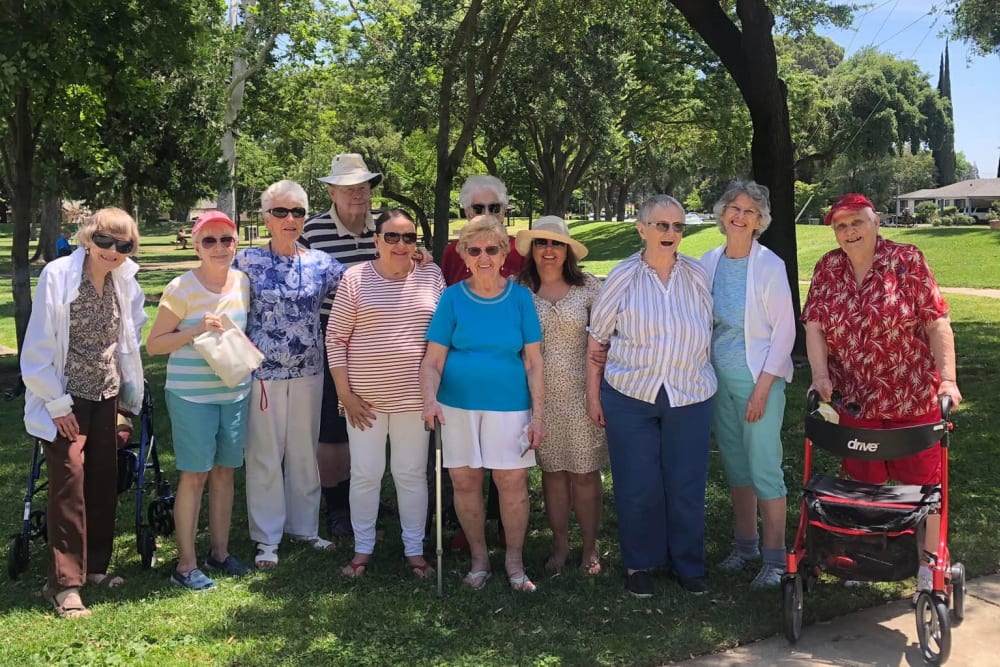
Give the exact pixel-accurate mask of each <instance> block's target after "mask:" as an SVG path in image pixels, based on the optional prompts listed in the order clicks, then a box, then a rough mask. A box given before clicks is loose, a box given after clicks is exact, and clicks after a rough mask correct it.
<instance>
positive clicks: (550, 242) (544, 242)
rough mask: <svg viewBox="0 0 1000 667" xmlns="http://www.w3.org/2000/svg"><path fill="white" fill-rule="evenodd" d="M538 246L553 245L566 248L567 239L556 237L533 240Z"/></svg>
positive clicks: (546, 246)
mask: <svg viewBox="0 0 1000 667" xmlns="http://www.w3.org/2000/svg"><path fill="white" fill-rule="evenodd" d="M532 243H533V244H534V245H535V247H536V248H548V247H549V246H552V247H553V248H565V247H566V242H565V241H556V240H555V239H535V240H533V241H532Z"/></svg>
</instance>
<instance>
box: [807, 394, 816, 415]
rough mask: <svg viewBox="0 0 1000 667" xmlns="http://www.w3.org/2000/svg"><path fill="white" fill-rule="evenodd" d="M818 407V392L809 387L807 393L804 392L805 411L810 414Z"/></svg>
mask: <svg viewBox="0 0 1000 667" xmlns="http://www.w3.org/2000/svg"><path fill="white" fill-rule="evenodd" d="M818 407H819V392H818V391H816V390H815V389H810V390H809V393H807V394H806V412H807V413H808V414H812V413H813V412H815V411H816V408H818Z"/></svg>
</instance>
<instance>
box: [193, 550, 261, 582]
mask: <svg viewBox="0 0 1000 667" xmlns="http://www.w3.org/2000/svg"><path fill="white" fill-rule="evenodd" d="M202 567H204V568H205V569H206V570H209V571H211V572H221V573H223V574H228V575H229V576H231V577H242V576H244V575H247V574H250V568H249V567H247V566H246V565H244V564H243V563H241V562H239V561H238V560H236V557H235V556H233V555H232V554H229V555H228V556H226V557H225V559H223V560H215V558H214V557H213V556H212V554H209V555H208V558H206V559H205V562H204V564H203V565H202Z"/></svg>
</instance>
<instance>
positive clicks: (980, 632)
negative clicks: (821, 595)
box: [672, 575, 1000, 667]
mask: <svg viewBox="0 0 1000 667" xmlns="http://www.w3.org/2000/svg"><path fill="white" fill-rule="evenodd" d="M822 588H823V587H822V586H821V587H820V588H819V592H821V591H822ZM815 594H816V593H813V595H815ZM809 597H810V596H808V595H807V596H806V600H805V603H806V605H808V604H809ZM775 613H776V614H780V613H781V609H780V606H776V608H775ZM672 664H678V665H685V666H686V667H748V666H753V667H757V666H761V667H764V666H765V665H766V666H768V667H771V666H773V667H814V666H816V665H836V666H839V667H861V666H862V665H871V666H874V667H916V666H918V665H923V664H925V663H924V661H923V659H922V657H921V655H920V643H919V641H918V639H917V624H916V621H915V620H914V616H913V607H912V605H911V604H910V602H909V600H900V601H897V602H891V603H889V604H886V605H882V606H880V607H874V608H872V609H866V610H864V611H859V612H855V613H853V614H848V615H847V616H842V617H840V618H836V619H833V620H832V621H827V622H823V623H817V624H815V625H807V626H806V627H804V628H803V629H802V637H801V638H800V639H799V641H798V643H796V644H795V645H791V644H789V643H788V641H787V640H786V639H785V637H784V636H778V637H770V638H768V639H764V640H761V641H759V642H754V643H753V644H747V645H746V646H741V647H739V648H735V649H732V650H730V651H726V652H724V653H716V654H713V655H706V656H702V657H700V658H696V659H694V660H685V661H683V662H680V663H672ZM946 664H947V665H954V666H955V667H994V666H1000V575H991V576H988V577H982V578H979V579H975V580H972V581H970V582H968V586H967V594H966V598H965V621H964V622H962V624H961V625H959V626H957V627H956V626H953V627H952V630H951V657H950V658H949V660H948V661H947V663H946Z"/></svg>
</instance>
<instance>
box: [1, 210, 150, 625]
mask: <svg viewBox="0 0 1000 667" xmlns="http://www.w3.org/2000/svg"><path fill="white" fill-rule="evenodd" d="M77 243H78V247H77V249H76V250H75V251H74V252H73V254H71V255H69V256H68V257H62V258H59V259H57V260H55V261H53V262H50V263H49V264H48V265H46V266H45V268H44V269H42V273H41V275H40V276H39V278H38V288H37V290H36V291H35V298H34V302H33V304H32V310H31V318H30V320H29V321H28V329H27V332H26V334H25V339H24V349H23V350H22V351H21V375H22V377H23V378H24V384H25V388H26V392H25V403H24V424H25V427H26V428H27V431H28V433H30V434H31V435H33V436H35V437H37V438H40V439H41V440H43V441H44V443H45V445H44V447H45V459H46V464H47V473H48V483H49V499H48V508H47V510H46V514H47V517H46V521H47V524H48V542H49V551H50V555H51V558H50V561H49V574H48V581H47V583H46V584H45V587H44V588H43V589H42V595H43V596H44V597H45V599H46V600H48V601H49V602H50V603H51V604H52V606H53V608H54V609H55V612H56V614H57V615H58V616H60V617H65V618H76V617H81V616H88V615H89V614H90V611H89V610H88V609H87V608H86V607H85V606H84V604H83V601H82V600H81V599H80V593H79V588H80V586H82V585H83V584H85V583H92V584H98V585H103V586H118V585H120V584H121V583H123V582H122V579H121V577H118V576H117V575H113V574H108V565H109V564H110V562H111V552H112V547H113V543H114V531H115V507H116V494H117V486H118V485H117V477H118V473H117V463H118V459H117V428H116V423H117V413H118V411H119V410H121V411H123V412H128V413H132V414H136V413H138V412H139V409H140V407H141V404H142V391H143V376H142V361H141V359H140V357H139V346H140V342H141V339H140V336H141V331H142V325H143V324H144V323H145V321H146V315H145V312H144V311H143V307H142V306H143V301H144V297H143V294H142V289H141V288H140V287H139V283H138V282H137V281H136V279H135V274H136V272H137V271H138V270H139V267H138V265H137V264H136V263H135V262H133V261H132V260H131V259H129V255H132V254H134V253H135V252H136V250H137V249H138V247H139V230H138V228H137V227H136V224H135V220H133V219H132V217H131V216H130V215H129V214H128V213H126V212H125V211H123V210H121V209H118V208H104V209H101V210H100V211H98V212H97V213H95V214H94V215H93V216H92V217H90V218H88V219H87V220H86V222H84V224H83V225H82V226H81V228H80V231H79V233H78V234H77Z"/></svg>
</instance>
